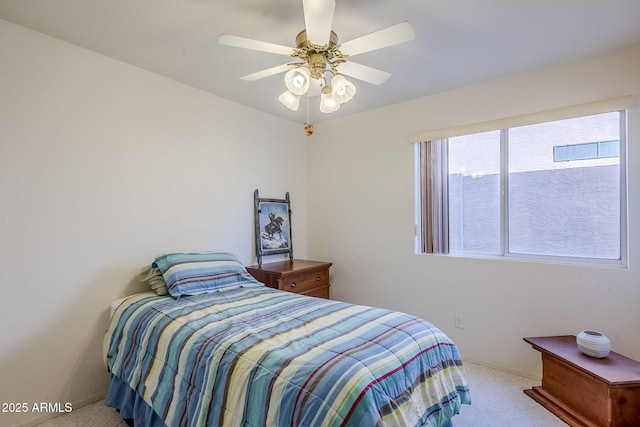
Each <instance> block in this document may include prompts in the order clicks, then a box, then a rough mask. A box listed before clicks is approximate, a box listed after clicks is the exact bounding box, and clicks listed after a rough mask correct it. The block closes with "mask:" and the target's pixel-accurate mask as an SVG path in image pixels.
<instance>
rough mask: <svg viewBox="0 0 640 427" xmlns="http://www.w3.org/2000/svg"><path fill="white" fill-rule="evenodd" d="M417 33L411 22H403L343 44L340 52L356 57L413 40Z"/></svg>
mask: <svg viewBox="0 0 640 427" xmlns="http://www.w3.org/2000/svg"><path fill="white" fill-rule="evenodd" d="M415 37H416V33H415V32H414V31H413V27H412V26H411V24H410V23H409V22H401V23H400V24H396V25H392V26H391V27H387V28H384V29H382V30H379V31H375V32H373V33H370V34H367V35H365V36H362V37H358V38H355V39H352V40H349V41H347V42H344V43H342V45H341V47H340V50H341V51H342V53H344V54H345V55H349V56H355V55H359V54H361V53H365V52H371V51H372V50H377V49H382V48H383V47H389V46H393V45H396V44H400V43H405V42H408V41H411V40H413V39H414V38H415Z"/></svg>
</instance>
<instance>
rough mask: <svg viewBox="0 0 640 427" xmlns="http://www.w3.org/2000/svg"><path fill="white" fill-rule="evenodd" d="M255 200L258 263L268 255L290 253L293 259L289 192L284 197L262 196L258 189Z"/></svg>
mask: <svg viewBox="0 0 640 427" xmlns="http://www.w3.org/2000/svg"><path fill="white" fill-rule="evenodd" d="M253 200H254V218H255V239H256V256H257V258H258V265H262V258H263V257H264V256H267V255H276V254H286V253H288V254H289V259H290V260H293V242H292V234H291V200H290V199H289V193H288V192H287V193H286V194H285V198H284V199H270V198H261V197H260V195H259V193H258V190H257V189H256V190H255V191H254V193H253Z"/></svg>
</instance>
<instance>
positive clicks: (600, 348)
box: [576, 331, 611, 359]
mask: <svg viewBox="0 0 640 427" xmlns="http://www.w3.org/2000/svg"><path fill="white" fill-rule="evenodd" d="M576 344H578V348H579V349H580V351H581V352H582V353H584V354H586V355H587V356H591V357H596V358H599V359H601V358H603V357H607V355H608V354H609V352H610V351H611V343H610V342H609V338H607V337H606V336H605V335H604V334H602V333H601V332H598V331H582V332H580V333H579V334H578V336H577V337H576Z"/></svg>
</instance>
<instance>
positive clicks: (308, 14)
mask: <svg viewBox="0 0 640 427" xmlns="http://www.w3.org/2000/svg"><path fill="white" fill-rule="evenodd" d="M302 8H303V10H304V26H305V28H306V30H307V40H309V42H311V43H313V44H317V45H320V46H324V45H325V44H327V43H329V37H330V35H331V27H332V26H333V12H334V10H335V8H336V2H335V0H302Z"/></svg>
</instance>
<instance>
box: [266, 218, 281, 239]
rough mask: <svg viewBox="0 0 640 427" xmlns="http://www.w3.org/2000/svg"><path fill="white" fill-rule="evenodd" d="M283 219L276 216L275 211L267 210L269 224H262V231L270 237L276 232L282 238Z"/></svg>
mask: <svg viewBox="0 0 640 427" xmlns="http://www.w3.org/2000/svg"><path fill="white" fill-rule="evenodd" d="M283 222H284V219H283V218H282V217H281V216H276V214H275V212H269V224H267V225H265V226H264V231H265V233H267V236H268V237H269V238H270V239H273V236H274V235H275V234H276V233H278V234H279V238H280V239H282V223H283Z"/></svg>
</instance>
